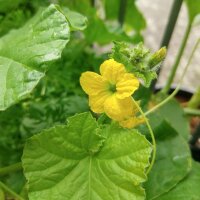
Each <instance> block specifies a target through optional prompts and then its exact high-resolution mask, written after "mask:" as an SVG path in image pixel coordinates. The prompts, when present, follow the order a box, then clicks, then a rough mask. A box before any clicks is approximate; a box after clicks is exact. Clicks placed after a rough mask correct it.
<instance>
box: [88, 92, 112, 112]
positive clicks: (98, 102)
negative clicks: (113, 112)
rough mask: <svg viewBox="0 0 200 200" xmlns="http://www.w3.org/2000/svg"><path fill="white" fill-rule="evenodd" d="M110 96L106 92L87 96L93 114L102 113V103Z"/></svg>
mask: <svg viewBox="0 0 200 200" xmlns="http://www.w3.org/2000/svg"><path fill="white" fill-rule="evenodd" d="M109 96H110V94H109V93H108V92H101V93H99V94H98V95H91V96H89V106H90V108H91V110H92V111H93V112H95V113H103V112H104V103H105V101H106V100H107V98H108V97H109Z"/></svg>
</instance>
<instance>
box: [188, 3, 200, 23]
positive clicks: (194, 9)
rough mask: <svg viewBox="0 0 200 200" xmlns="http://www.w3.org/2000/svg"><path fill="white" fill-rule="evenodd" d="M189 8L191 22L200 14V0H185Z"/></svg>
mask: <svg viewBox="0 0 200 200" xmlns="http://www.w3.org/2000/svg"><path fill="white" fill-rule="evenodd" d="M185 1H186V5H187V8H188V15H189V20H190V23H192V22H193V20H194V19H195V17H196V16H197V15H199V14H200V0H185Z"/></svg>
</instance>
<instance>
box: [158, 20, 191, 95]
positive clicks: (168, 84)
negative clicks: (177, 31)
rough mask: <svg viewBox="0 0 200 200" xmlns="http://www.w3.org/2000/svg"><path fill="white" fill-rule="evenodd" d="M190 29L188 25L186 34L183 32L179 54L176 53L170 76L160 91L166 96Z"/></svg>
mask: <svg viewBox="0 0 200 200" xmlns="http://www.w3.org/2000/svg"><path fill="white" fill-rule="evenodd" d="M191 28H192V25H191V24H190V23H188V25H187V28H186V32H185V35H184V38H183V41H182V44H181V47H180V49H179V52H178V55H177V57H176V60H175V63H174V65H173V67H172V70H171V72H170V75H169V78H168V80H167V83H166V85H165V87H164V88H163V89H162V93H164V94H167V93H168V92H169V90H170V87H171V84H172V82H173V80H174V76H175V74H176V71H177V69H178V65H179V63H180V60H181V57H182V55H183V52H184V50H185V47H186V44H187V40H188V37H189V35H190V32H191Z"/></svg>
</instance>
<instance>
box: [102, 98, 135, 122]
mask: <svg viewBox="0 0 200 200" xmlns="http://www.w3.org/2000/svg"><path fill="white" fill-rule="evenodd" d="M133 106H134V103H133V100H132V98H131V97H127V98H125V99H118V98H117V97H116V95H112V96H110V97H108V98H107V99H106V101H105V103H104V111H105V113H106V114H107V115H108V116H109V117H110V118H111V119H114V120H116V121H123V120H124V119H126V118H129V117H130V116H131V115H132V114H133Z"/></svg>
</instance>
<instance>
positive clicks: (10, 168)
mask: <svg viewBox="0 0 200 200" xmlns="http://www.w3.org/2000/svg"><path fill="white" fill-rule="evenodd" d="M21 169H22V163H21V162H19V163H15V164H13V165H10V166H7V167H3V168H0V176H4V175H7V174H9V173H11V172H16V171H19V170H21Z"/></svg>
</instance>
